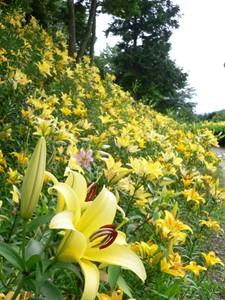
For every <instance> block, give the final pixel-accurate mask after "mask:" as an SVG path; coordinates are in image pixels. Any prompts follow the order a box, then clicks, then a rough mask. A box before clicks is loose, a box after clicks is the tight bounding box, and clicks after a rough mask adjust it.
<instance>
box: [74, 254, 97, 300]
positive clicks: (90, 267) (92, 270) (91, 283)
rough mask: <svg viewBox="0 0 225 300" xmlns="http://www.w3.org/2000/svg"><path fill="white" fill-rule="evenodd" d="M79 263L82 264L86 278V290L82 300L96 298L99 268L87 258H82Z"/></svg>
mask: <svg viewBox="0 0 225 300" xmlns="http://www.w3.org/2000/svg"><path fill="white" fill-rule="evenodd" d="M78 263H79V264H80V266H81V269H82V272H83V274H84V278H85V284H84V291H83V295H82V298H81V300H94V299H95V297H96V295H97V292H98V287H99V270H98V268H97V267H96V265H95V264H93V263H92V262H90V261H87V260H84V259H82V260H80V261H78Z"/></svg>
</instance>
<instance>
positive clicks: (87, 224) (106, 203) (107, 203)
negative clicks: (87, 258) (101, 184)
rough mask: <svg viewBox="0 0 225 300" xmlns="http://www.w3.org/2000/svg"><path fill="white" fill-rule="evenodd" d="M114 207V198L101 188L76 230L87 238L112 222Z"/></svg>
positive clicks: (115, 204) (114, 212) (115, 205)
mask: <svg viewBox="0 0 225 300" xmlns="http://www.w3.org/2000/svg"><path fill="white" fill-rule="evenodd" d="M116 207H117V203H116V197H115V196H114V195H113V193H111V192H110V191H108V190H107V189H106V188H103V189H102V190H101V192H100V193H99V195H98V196H97V197H96V198H95V200H94V201H93V202H91V205H90V206H89V207H88V208H87V210H86V211H85V212H84V214H83V215H82V217H81V219H80V221H79V222H78V224H77V227H76V228H77V229H78V230H80V231H82V232H83V234H84V235H86V237H89V236H90V235H91V234H92V233H93V232H94V231H96V230H98V229H99V228H100V227H102V226H104V225H106V224H111V223H112V222H113V220H114V217H115V214H116Z"/></svg>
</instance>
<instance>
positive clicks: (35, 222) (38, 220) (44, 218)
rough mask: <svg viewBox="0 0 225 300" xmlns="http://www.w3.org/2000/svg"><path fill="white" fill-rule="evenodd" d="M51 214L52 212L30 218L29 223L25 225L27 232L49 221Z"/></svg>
mask: <svg viewBox="0 0 225 300" xmlns="http://www.w3.org/2000/svg"><path fill="white" fill-rule="evenodd" d="M53 216H54V215H53V214H50V215H44V216H40V217H38V218H36V219H34V220H32V221H31V222H30V224H29V225H28V226H27V231H28V232H31V231H34V230H35V229H37V228H38V227H40V226H43V224H46V223H48V222H50V221H51V219H52V218H53Z"/></svg>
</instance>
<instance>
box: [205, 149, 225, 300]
mask: <svg viewBox="0 0 225 300" xmlns="http://www.w3.org/2000/svg"><path fill="white" fill-rule="evenodd" d="M212 150H213V152H214V153H215V154H216V155H217V157H219V158H220V159H221V171H222V172H221V176H222V178H221V179H222V180H221V184H222V186H223V187H224V189H225V148H223V147H220V148H216V147H213V148H212ZM220 226H221V229H222V230H221V231H220V232H219V233H218V234H214V235H212V236H211V238H210V239H209V244H208V245H207V248H209V249H210V251H214V252H215V253H216V255H217V256H218V257H219V258H220V259H221V260H222V262H223V263H224V265H225V207H223V208H222V211H221V216H220ZM212 280H213V281H214V282H215V284H218V285H219V286H220V289H219V292H218V293H216V295H215V299H217V300H225V266H222V265H216V266H215V269H214V270H213V273H212Z"/></svg>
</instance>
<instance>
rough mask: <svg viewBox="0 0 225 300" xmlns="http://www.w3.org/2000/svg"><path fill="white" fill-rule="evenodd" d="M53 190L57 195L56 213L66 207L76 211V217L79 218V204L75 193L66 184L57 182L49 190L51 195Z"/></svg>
mask: <svg viewBox="0 0 225 300" xmlns="http://www.w3.org/2000/svg"><path fill="white" fill-rule="evenodd" d="M53 189H54V190H57V192H58V193H59V197H58V203H57V211H58V212H60V211H62V210H63V209H65V205H66V209H68V210H73V211H76V213H77V215H78V216H80V214H81V211H80V210H81V209H80V202H79V200H78V196H77V194H76V192H75V191H74V190H73V189H72V188H71V187H70V186H69V185H68V184H66V183H63V182H58V183H56V184H55V185H54V186H53V187H51V188H49V189H48V191H49V193H52V190H53Z"/></svg>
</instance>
